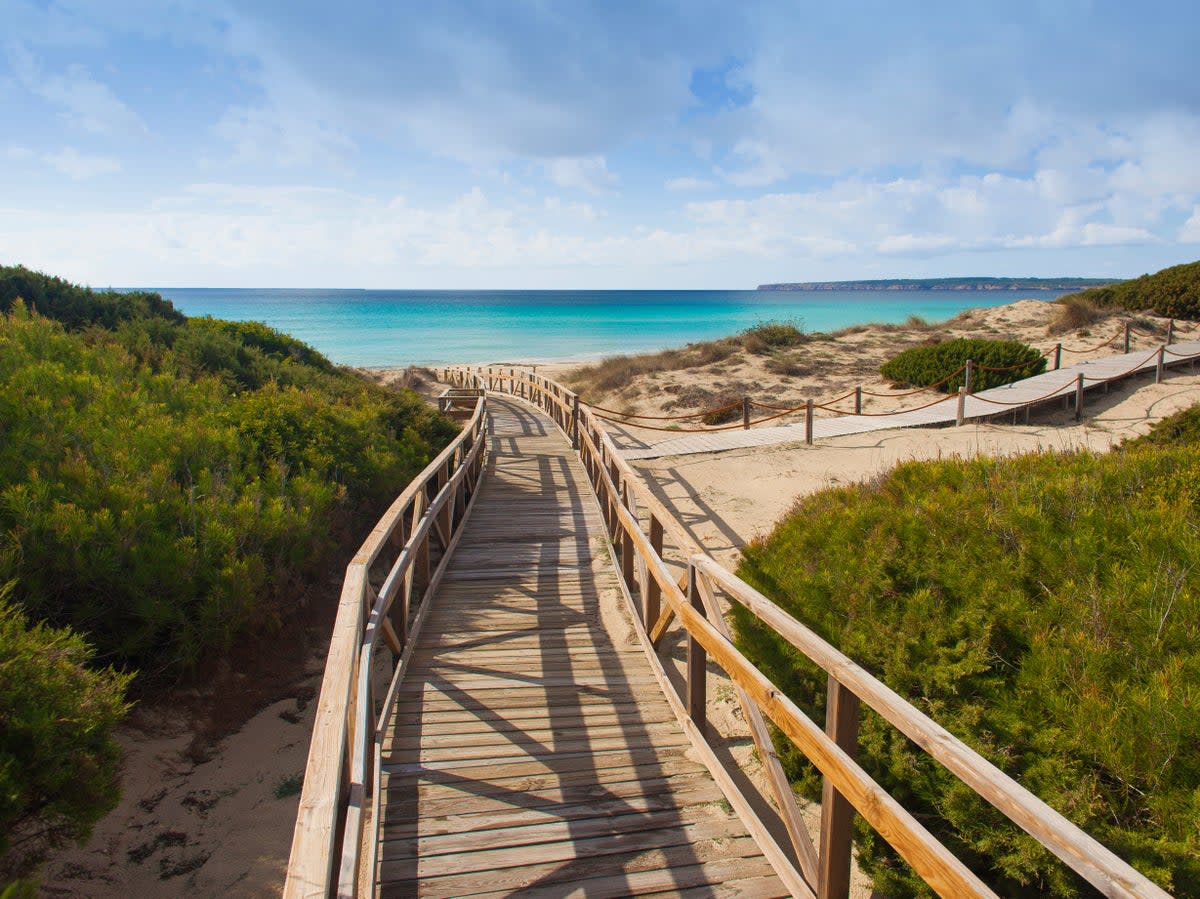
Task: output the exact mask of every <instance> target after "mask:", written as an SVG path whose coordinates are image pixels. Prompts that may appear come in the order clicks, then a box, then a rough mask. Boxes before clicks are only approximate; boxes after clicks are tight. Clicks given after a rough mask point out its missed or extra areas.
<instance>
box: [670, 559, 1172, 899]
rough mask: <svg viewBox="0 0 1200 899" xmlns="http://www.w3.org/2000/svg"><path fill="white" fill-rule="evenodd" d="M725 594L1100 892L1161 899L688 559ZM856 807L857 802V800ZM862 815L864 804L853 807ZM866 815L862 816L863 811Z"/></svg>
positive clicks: (1082, 836)
mask: <svg viewBox="0 0 1200 899" xmlns="http://www.w3.org/2000/svg"><path fill="white" fill-rule="evenodd" d="M693 562H694V564H695V565H696V566H697V568H698V569H699V570H700V571H702V572H703V573H704V574H706V575H707V576H709V577H710V578H712V579H713V580H714V581H715V582H717V583H719V584H720V585H721V588H722V589H723V590H724V591H725V592H726V594H727V595H728V596H730V597H731V598H733V599H735V600H736V601H738V602H739V603H741V604H742V605H744V606H745V607H746V608H747V609H749V610H750V611H751V612H752V613H753V614H754V615H755V616H756V617H757V618H758V619H759V620H760V621H762V622H763V623H765V624H766V625H767V626H768V627H770V628H772V629H773V630H774V631H775V632H776V633H778V634H779V635H780V636H781V637H783V638H784V639H785V640H787V641H788V642H789V643H791V644H792V645H793V646H795V647H796V648H797V649H799V650H800V651H801V652H802V653H804V655H805V656H807V657H808V658H809V659H811V660H812V661H813V662H815V663H816V664H817V665H819V666H820V667H822V668H824V669H825V671H827V672H828V673H829V674H830V675H831V676H833V677H835V678H836V679H837V681H838V682H839V683H841V684H842V685H844V686H845V687H847V688H848V689H849V690H850V691H851V692H853V693H854V694H855V695H856V696H857V697H858V698H859V700H861V701H862V702H864V703H866V704H867V705H869V706H870V707H871V708H872V709H874V710H875V711H876V712H878V713H879V714H880V715H881V716H882V717H883V718H884V719H885V720H887V721H888V722H889V723H890V724H891V725H892V726H893V727H895V728H896V729H897V730H899V731H900V732H901V733H903V734H904V735H905V736H906V737H908V738H909V739H910V740H912V741H913V742H914V743H916V744H917V745H918V746H920V747H921V748H922V749H924V750H925V751H926V752H928V753H929V755H930V756H931V757H932V758H934V759H936V760H937V761H938V762H939V763H940V764H942V765H944V766H945V767H946V768H947V769H948V770H949V771H950V772H951V773H953V774H954V775H955V776H956V777H958V778H959V779H960V780H962V781H963V782H964V783H965V784H967V786H969V787H970V788H971V789H972V790H974V791H975V792H976V793H978V794H979V795H980V796H982V797H983V798H984V799H986V800H987V801H988V802H990V803H991V804H992V805H994V806H995V807H996V808H998V809H999V810H1000V811H1001V812H1003V813H1004V814H1005V816H1007V817H1008V818H1009V819H1010V820H1012V821H1013V822H1014V823H1015V824H1017V825H1018V826H1019V827H1021V828H1022V829H1023V830H1025V831H1026V832H1027V833H1028V834H1029V835H1030V836H1032V837H1033V838H1034V839H1036V840H1037V841H1038V842H1039V843H1041V844H1042V845H1043V846H1045V847H1046V848H1047V849H1049V850H1050V851H1051V852H1053V853H1054V854H1055V855H1057V856H1058V857H1059V858H1060V859H1062V861H1064V862H1065V863H1066V864H1067V865H1069V866H1070V867H1071V868H1072V869H1074V870H1075V871H1077V872H1078V873H1079V874H1080V875H1081V876H1082V877H1084V878H1085V879H1086V880H1087V881H1088V882H1089V883H1091V884H1092V885H1093V886H1095V887H1096V888H1097V889H1098V890H1100V892H1101V893H1103V894H1104V895H1106V896H1142V897H1149V896H1153V897H1158V899H1165V897H1167V893H1165V892H1164V891H1163V890H1161V889H1160V888H1159V887H1157V886H1156V885H1155V884H1154V883H1152V882H1151V881H1150V880H1148V879H1147V878H1146V877H1144V876H1142V875H1141V874H1139V873H1138V872H1137V871H1135V870H1134V869H1133V868H1131V867H1130V866H1129V865H1127V864H1126V863H1125V862H1123V861H1122V860H1121V859H1119V858H1118V857H1117V856H1116V855H1115V854H1113V853H1112V852H1111V851H1110V850H1108V849H1107V848H1105V847H1104V846H1103V845H1101V844H1100V843H1099V842H1097V841H1096V840H1094V839H1092V838H1091V837H1089V836H1088V835H1087V834H1086V833H1084V832H1083V831H1082V830H1080V829H1079V828H1078V827H1076V826H1075V825H1074V824H1072V823H1071V822H1070V821H1068V820H1067V819H1066V818H1064V817H1063V816H1062V815H1060V814H1059V813H1058V812H1056V811H1054V809H1052V808H1050V807H1049V806H1048V805H1046V804H1045V803H1044V802H1042V801H1041V800H1040V799H1038V798H1037V797H1036V796H1034V795H1033V794H1032V793H1030V792H1029V791H1028V790H1026V789H1025V788H1024V787H1022V786H1021V785H1020V784H1018V783H1017V782H1015V781H1014V780H1012V779H1011V778H1009V777H1007V776H1006V775H1005V774H1004V773H1003V772H1002V771H1000V770H999V769H998V768H996V767H995V766H994V765H993V764H992V763H991V762H989V761H987V759H985V758H983V757H982V756H981V755H979V754H978V753H977V752H975V751H974V750H973V749H971V748H970V747H968V746H967V745H966V744H965V743H963V742H962V741H961V740H959V739H958V738H957V737H955V736H953V735H952V734H951V733H949V732H948V731H947V730H946V729H945V728H943V727H941V726H940V725H938V724H937V723H936V722H935V721H933V720H931V719H930V718H928V717H927V716H925V715H923V714H921V713H920V712H919V711H918V710H917V709H915V708H913V706H912V705H911V704H909V703H908V702H907V701H906V700H904V699H903V698H902V697H900V696H899V695H898V694H897V693H896V692H895V691H893V690H892V689H890V688H889V687H887V686H886V685H884V684H883V683H881V682H880V681H879V680H877V679H876V678H874V677H873V676H872V675H870V674H869V673H867V672H866V671H865V670H863V669H862V668H861V667H860V666H859V665H857V664H856V663H855V662H854V661H853V660H851V659H850V658H849V657H847V656H846V655H844V654H843V653H841V652H839V651H838V650H836V649H834V648H833V647H832V646H830V645H829V644H828V643H826V642H825V641H824V640H822V639H821V638H820V637H818V636H817V635H816V634H814V633H813V632H812V631H811V630H809V629H808V628H806V627H805V626H804V625H802V624H800V622H798V621H796V620H795V619H794V618H792V617H791V616H790V615H788V614H787V613H786V612H784V611H783V610H782V609H780V608H779V607H778V606H776V605H775V604H774V603H772V602H771V601H770V600H769V599H767V598H766V597H765V596H763V595H762V594H761V593H759V592H758V591H757V590H755V589H754V588H753V587H751V586H749V585H748V584H746V583H744V582H742V581H741V580H739V579H738V578H736V577H735V576H734V575H732V574H730V573H729V572H727V571H725V570H724V569H723V568H721V567H720V566H719V565H716V564H715V563H714V562H712V560H710V559H708V558H707V557H703V556H696V557H694V558H693ZM856 805H857V804H856ZM859 811H860V813H861V811H862V809H861V808H860V809H859ZM864 817H865V815H864Z"/></svg>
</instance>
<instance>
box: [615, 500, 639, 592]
mask: <svg viewBox="0 0 1200 899" xmlns="http://www.w3.org/2000/svg"><path fill="white" fill-rule="evenodd" d="M621 493H622V496H621V505H623V506H624V507H625V511H626V512H628V513H629V514H630V515H631V516H633V518H634V520H635V521H636V520H637V512H636V511H635V510H634V504H633V498H632V496H631V495H630V489H629V482H628V481H626V482H625V486H624V489H623V490H622V491H621ZM619 521H620V519H618V522H619ZM633 554H634V548H633V535H632V534H630V533H629V532H628V531H626V530H625V529H624V528H622V534H621V577H623V578H624V579H625V586H626V587H627V588H628V589H630V590H632V589H633Z"/></svg>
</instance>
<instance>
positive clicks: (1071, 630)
mask: <svg viewBox="0 0 1200 899" xmlns="http://www.w3.org/2000/svg"><path fill="white" fill-rule="evenodd" d="M1192 415H1193V416H1194V415H1195V413H1192ZM1185 430H1190V428H1189V429H1185ZM1184 439H1186V438H1184ZM739 574H740V575H741V576H742V577H744V578H745V579H746V580H747V581H749V582H750V583H751V584H753V585H754V586H756V587H757V588H758V589H760V590H762V591H763V592H764V593H766V594H767V595H768V596H770V597H771V598H772V599H774V600H775V601H776V602H778V603H779V604H780V605H781V606H782V607H783V608H784V609H786V610H787V611H788V612H789V613H791V614H792V615H794V616H795V617H796V618H797V619H799V620H800V621H802V622H804V623H805V624H807V625H808V626H810V627H811V628H813V629H814V630H815V631H816V632H817V633H819V634H820V635H821V636H822V637H823V638H824V639H826V640H828V641H829V642H830V643H832V644H833V645H835V646H837V647H838V648H840V649H841V650H842V651H843V652H845V653H846V654H847V655H849V656H850V657H851V658H853V659H855V660H856V661H858V662H859V663H860V664H862V665H863V666H864V667H865V668H867V669H868V670H869V671H871V672H872V673H873V674H874V675H875V676H877V677H879V678H880V679H881V680H882V681H884V682H885V683H886V684H888V686H890V687H891V688H893V689H894V690H896V691H898V692H899V693H900V694H901V695H903V696H905V697H906V698H907V699H908V700H909V701H910V702H911V703H912V704H913V705H915V706H916V707H917V708H918V709H919V710H920V711H922V712H924V713H925V714H928V715H929V716H930V717H932V718H933V719H934V720H936V721H937V722H938V723H940V724H942V725H943V726H945V727H946V728H947V729H948V730H950V731H951V732H952V733H954V734H955V735H956V736H958V737H960V738H961V739H963V740H964V741H966V742H967V743H968V744H969V745H971V746H972V747H973V748H974V749H976V750H977V751H979V752H980V753H982V754H983V755H984V756H985V757H987V758H988V759H989V760H991V761H992V762H993V763H994V764H996V765H997V766H999V767H1000V768H1001V769H1002V770H1004V771H1005V772H1007V773H1008V774H1009V775H1011V776H1012V777H1014V778H1015V779H1016V780H1018V781H1019V782H1020V783H1021V784H1022V785H1024V786H1025V787H1027V788H1028V789H1030V790H1032V791H1033V792H1034V793H1035V794H1036V795H1038V796H1039V797H1041V798H1042V799H1043V800H1045V801H1046V802H1048V803H1049V804H1050V805H1051V806H1053V807H1054V808H1056V809H1057V810H1058V811H1060V812H1062V813H1063V814H1064V815H1066V816H1067V817H1068V818H1070V819H1071V820H1072V821H1074V822H1075V823H1077V824H1078V825H1080V826H1081V827H1082V828H1083V829H1084V830H1086V831H1088V832H1089V833H1091V834H1092V835H1093V836H1095V837H1096V838H1097V839H1099V840H1100V841H1101V842H1102V843H1104V844H1105V845H1107V846H1108V847H1110V848H1111V849H1113V850H1114V851H1115V852H1116V853H1117V854H1118V855H1120V856H1121V857H1123V858H1125V859H1126V860H1128V861H1129V862H1130V863H1132V864H1133V865H1134V866H1135V867H1137V868H1138V869H1139V870H1141V871H1142V872H1143V873H1145V874H1146V875H1148V876H1149V877H1151V878H1152V879H1154V880H1155V881H1157V882H1158V883H1160V884H1161V885H1162V886H1163V887H1165V888H1166V889H1168V890H1169V891H1171V892H1173V893H1175V894H1176V895H1180V896H1184V895H1188V896H1192V895H1200V827H1198V826H1197V822H1200V742H1198V741H1197V739H1196V735H1197V734H1200V701H1198V698H1200V694H1198V693H1197V684H1200V457H1198V456H1197V454H1196V452H1195V448H1194V445H1185V446H1178V445H1171V443H1170V441H1169V439H1167V440H1166V445H1136V446H1132V447H1130V448H1128V449H1123V450H1119V451H1116V452H1114V453H1112V454H1109V455H1106V456H1100V457H1096V456H1092V455H1089V454H1086V453H1077V454H1064V455H1055V454H1042V455H1031V456H1026V457H1021V458H1016V459H1008V460H982V459H980V460H973V461H960V460H955V461H941V462H921V463H910V464H906V465H902V466H900V467H899V468H897V469H896V470H895V471H894V472H892V473H891V474H890V475H888V476H886V477H883V478H880V479H879V480H877V481H875V482H873V483H870V484H866V485H861V486H855V487H846V488H841V489H837V490H829V491H825V492H822V493H819V494H816V495H814V496H811V497H808V498H805V499H803V500H801V501H800V502H799V503H797V505H796V507H795V509H794V510H793V511H792V513H791V514H790V515H789V516H788V517H787V518H786V519H785V520H784V521H783V522H782V523H781V524H780V525H779V527H778V528H777V529H776V530H775V532H774V533H773V534H771V535H770V536H769V537H767V538H765V539H760V540H758V541H756V542H754V543H753V544H751V545H750V546H749V547H747V549H746V552H745V557H744V561H743V562H742V564H741V566H740V568H739ZM735 611H736V610H735ZM736 629H737V640H738V643H739V645H740V646H741V647H742V649H743V650H744V651H745V652H746V653H747V655H748V656H749V657H750V658H751V659H752V660H753V661H754V662H755V663H756V664H757V665H759V667H760V668H761V669H762V670H763V671H764V672H765V673H766V674H767V675H768V676H769V677H770V678H771V679H772V680H773V681H774V682H775V683H776V684H778V685H780V687H781V688H782V689H784V690H785V691H786V692H787V694H788V695H789V696H791V697H792V699H794V700H795V701H796V702H797V703H798V704H799V705H800V706H801V708H803V709H804V710H805V711H806V712H807V713H808V714H810V715H811V716H812V717H813V718H814V719H815V720H818V721H820V720H824V714H825V710H824V696H825V673H824V672H823V671H821V670H819V669H817V668H816V667H815V666H814V665H812V664H811V663H808V662H807V660H805V659H804V658H803V657H802V656H801V655H800V654H799V653H798V652H797V651H796V650H795V649H794V648H793V647H792V646H791V645H790V644H787V643H785V642H784V641H783V640H781V639H779V638H778V637H777V636H776V635H774V633H773V632H771V631H769V630H768V629H766V628H764V627H763V626H761V625H759V624H757V623H756V621H755V620H753V619H752V618H751V617H750V616H749V615H747V614H745V613H744V612H740V611H739V612H737V614H736ZM784 742H786V741H784ZM781 752H782V755H783V758H784V759H785V763H786V765H787V767H788V770H789V774H790V776H791V777H793V778H794V779H796V780H798V781H799V782H800V784H801V785H802V786H803V789H804V790H805V792H807V793H808V794H809V795H810V796H814V797H815V796H817V795H818V794H819V779H818V775H817V774H816V772H815V771H814V770H813V769H812V767H811V766H810V765H809V764H808V763H807V762H805V761H804V760H803V759H802V758H800V757H799V756H798V755H797V753H796V751H795V749H794V748H793V747H792V746H791V744H790V743H787V744H786V745H783V744H781ZM859 761H860V763H861V764H862V765H863V767H864V768H865V769H866V770H867V772H868V773H869V774H870V775H871V776H872V777H874V778H875V779H876V780H877V781H878V782H879V783H880V784H882V785H883V786H884V788H885V789H887V790H888V791H889V792H891V793H892V794H893V795H894V796H896V798H897V799H898V800H899V801H900V802H901V803H902V804H903V805H904V806H905V807H906V808H908V809H909V810H910V811H911V812H913V813H914V814H915V815H916V817H917V818H918V820H920V821H921V822H922V823H923V824H924V825H925V826H926V827H928V828H929V829H930V830H931V831H933V833H934V834H935V835H936V836H937V837H938V838H939V839H941V840H942V841H943V842H944V843H945V844H946V845H947V846H948V847H949V849H950V851H951V852H953V853H954V854H955V855H956V856H958V857H959V858H961V859H963V860H964V861H965V862H966V863H967V864H968V865H969V866H970V867H971V868H972V869H973V870H975V871H976V872H977V873H978V874H980V876H981V877H982V878H983V879H984V880H985V882H987V883H989V884H990V885H991V886H992V887H993V889H995V890H996V891H997V892H998V893H1000V894H1001V895H1003V896H1040V895H1055V896H1075V895H1086V894H1088V888H1087V887H1086V885H1085V884H1083V883H1082V881H1080V879H1079V878H1078V877H1077V876H1075V875H1074V874H1073V873H1072V872H1070V871H1069V870H1068V869H1066V868H1065V867H1064V866H1063V865H1062V864H1061V863H1059V862H1058V861H1057V860H1056V859H1055V858H1053V857H1052V856H1051V854H1050V853H1049V852H1048V851H1047V850H1045V849H1043V848H1042V847H1041V846H1040V845H1039V844H1038V843H1036V842H1035V841H1034V840H1033V839H1032V838H1030V837H1029V836H1027V835H1025V834H1024V833H1023V832H1022V831H1020V830H1019V829H1018V828H1017V827H1016V826H1015V825H1013V824H1011V822H1009V821H1007V819H1005V818H1004V817H1003V816H1002V815H1001V814H1000V813H999V812H997V811H996V810H995V809H993V808H992V807H991V806H990V805H988V804H987V803H985V802H984V801H983V800H981V799H979V798H978V797H977V796H976V795H975V794H974V793H973V792H972V791H971V790H970V789H969V788H967V787H965V786H963V785H962V784H961V783H960V782H958V781H957V779H956V778H954V777H953V776H952V775H950V774H948V773H947V772H946V771H945V769H943V768H942V767H941V766H940V765H938V764H937V763H935V762H933V761H931V760H930V759H929V758H928V757H927V756H926V755H925V754H924V753H923V752H921V751H919V750H918V749H916V747H915V746H914V745H913V744H912V743H911V742H910V741H908V740H907V739H906V738H905V737H904V736H902V735H901V734H900V733H899V732H898V731H896V730H895V728H893V727H892V726H891V725H889V724H887V723H886V722H884V721H883V720H882V719H881V718H880V717H879V716H878V715H876V714H874V713H872V712H864V714H863V718H862V734H861V741H860V750H859ZM857 840H858V846H859V860H860V863H861V864H862V865H863V867H864V869H865V870H866V872H867V873H868V874H869V875H870V876H871V877H872V878H873V880H874V885H875V888H876V889H877V890H878V891H880V892H881V893H882V894H883V895H887V896H925V895H932V893H931V892H930V891H929V890H928V888H927V887H925V886H924V885H923V884H922V883H921V882H920V881H919V879H918V878H917V877H916V875H915V874H913V873H912V872H911V870H910V869H908V867H907V866H906V865H904V864H903V863H902V862H901V861H900V860H899V859H898V857H897V856H896V855H895V854H894V852H893V851H892V850H891V849H890V848H889V847H888V846H887V845H886V844H885V843H884V842H883V840H882V839H881V838H880V837H879V836H878V835H877V834H875V833H874V832H872V831H870V830H869V828H867V827H866V826H865V825H863V824H862V822H861V820H860V821H859V827H858V833H857Z"/></svg>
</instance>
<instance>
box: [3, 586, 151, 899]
mask: <svg viewBox="0 0 1200 899" xmlns="http://www.w3.org/2000/svg"><path fill="white" fill-rule="evenodd" d="M12 586H13V585H12V584H11V583H10V584H7V585H5V586H3V587H0V884H3V883H5V882H7V881H9V880H11V879H13V878H21V877H26V876H28V875H29V874H31V873H32V872H33V871H34V869H35V868H36V867H37V865H38V864H39V863H40V862H41V861H42V859H43V858H44V857H45V855H46V853H47V852H48V851H50V850H52V849H55V848H58V847H61V846H65V845H68V844H70V843H75V842H81V841H83V840H84V839H86V838H87V836H88V835H89V834H90V833H91V829H92V825H93V824H95V822H96V821H98V820H99V819H100V818H101V817H102V816H103V815H105V814H106V813H107V812H108V811H109V810H111V809H112V808H113V806H115V805H116V803H117V795H118V793H117V788H118V771H119V765H120V753H119V751H118V749H117V746H116V744H115V743H114V742H113V739H112V731H113V727H114V726H115V725H116V723H117V721H118V720H119V719H120V718H121V716H122V715H123V714H124V712H125V703H124V698H123V697H124V692H125V687H126V685H127V683H128V680H129V678H128V676H126V675H121V674H117V673H115V672H114V671H112V670H111V669H99V670H98V669H95V668H93V667H91V666H90V665H89V662H90V660H91V656H92V651H91V649H90V647H88V645H87V644H86V643H85V642H84V640H83V639H82V638H81V637H79V636H78V635H77V634H74V633H72V632H71V631H69V630H58V629H54V628H50V627H47V626H45V625H42V624H33V625H31V624H30V623H29V621H28V619H27V618H26V616H25V615H24V614H23V613H22V612H21V611H20V610H19V609H17V608H16V607H15V606H13V605H12V604H11V603H10V602H9V600H8V595H9V594H10V593H11V592H12ZM13 889H14V893H13V895H25V894H26V893H24V892H21V889H24V888H20V889H18V888H17V887H14V888H13Z"/></svg>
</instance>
